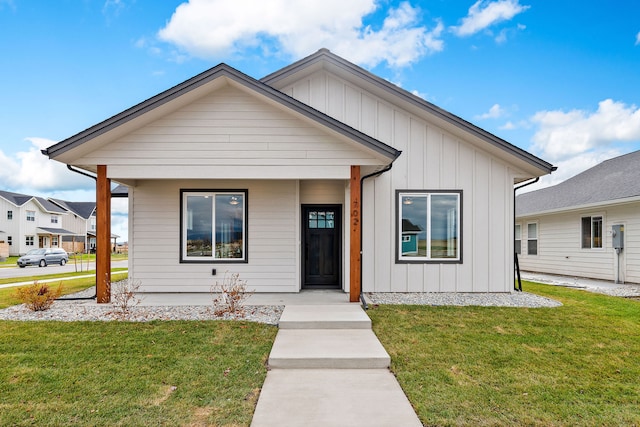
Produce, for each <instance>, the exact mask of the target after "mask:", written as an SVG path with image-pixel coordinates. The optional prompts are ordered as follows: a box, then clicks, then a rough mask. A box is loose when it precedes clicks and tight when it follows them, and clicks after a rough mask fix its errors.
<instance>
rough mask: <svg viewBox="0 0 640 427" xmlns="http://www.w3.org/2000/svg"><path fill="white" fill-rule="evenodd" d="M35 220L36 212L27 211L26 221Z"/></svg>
mask: <svg viewBox="0 0 640 427" xmlns="http://www.w3.org/2000/svg"><path fill="white" fill-rule="evenodd" d="M35 220H36V211H27V221H35Z"/></svg>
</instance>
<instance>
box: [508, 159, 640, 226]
mask: <svg viewBox="0 0 640 427" xmlns="http://www.w3.org/2000/svg"><path fill="white" fill-rule="evenodd" d="M637 196H640V150H639V151H634V152H633V153H629V154H625V155H623V156H619V157H615V158H613V159H609V160H605V161H604V162H602V163H600V164H598V165H596V166H594V167H592V168H591V169H587V170H586V171H584V172H582V173H580V174H578V175H576V176H574V177H572V178H569V179H567V180H566V181H564V182H561V183H560V184H557V185H554V186H553V187H547V188H542V189H540V190H536V191H532V192H530V193H525V194H521V195H519V196H517V197H516V216H524V215H531V214H535V213H540V212H547V211H554V210H562V209H569V208H572V207H576V206H583V205H591V204H598V203H604V202H609V201H616V200H621V199H626V198H629V197H637Z"/></svg>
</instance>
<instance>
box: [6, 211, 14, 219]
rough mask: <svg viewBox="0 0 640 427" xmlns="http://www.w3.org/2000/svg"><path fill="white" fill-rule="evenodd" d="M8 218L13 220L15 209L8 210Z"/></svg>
mask: <svg viewBox="0 0 640 427" xmlns="http://www.w3.org/2000/svg"><path fill="white" fill-rule="evenodd" d="M7 219H8V220H12V219H13V211H7Z"/></svg>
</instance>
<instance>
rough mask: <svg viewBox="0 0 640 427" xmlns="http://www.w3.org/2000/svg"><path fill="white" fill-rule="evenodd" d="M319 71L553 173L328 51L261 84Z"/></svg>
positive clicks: (535, 159)
mask: <svg viewBox="0 0 640 427" xmlns="http://www.w3.org/2000/svg"><path fill="white" fill-rule="evenodd" d="M319 69H327V70H328V71H331V72H334V73H336V74H337V75H344V74H345V72H346V73H347V74H350V75H351V76H353V77H356V78H358V79H359V80H360V81H362V82H364V84H366V85H368V86H369V89H371V90H372V91H373V92H374V93H376V92H378V93H379V92H386V93H388V94H391V95H393V96H395V97H396V98H397V99H400V100H401V101H402V102H404V103H405V104H406V105H407V106H408V108H410V109H411V108H412V109H417V110H419V111H421V112H423V113H425V112H426V113H428V114H430V115H431V116H432V117H433V118H434V119H435V120H437V121H439V122H440V124H442V125H444V127H445V128H446V127H448V128H449V129H457V130H458V131H463V132H465V133H466V134H470V135H473V136H474V137H476V138H478V139H480V140H481V141H484V142H486V143H488V144H489V145H490V146H492V147H495V148H497V149H499V150H502V151H503V152H505V153H508V154H510V155H512V156H515V157H516V158H517V159H519V160H522V161H524V162H526V163H527V164H529V165H531V166H533V167H535V168H536V169H538V170H540V171H541V172H542V173H541V174H540V175H544V174H549V173H551V172H553V171H554V170H555V169H556V168H555V167H554V166H553V165H552V164H550V163H548V162H546V161H544V160H542V159H540V158H539V157H537V156H535V155H533V154H531V153H529V152H528V151H525V150H523V149H521V148H519V147H516V146H515V145H513V144H511V143H509V142H507V141H505V140H504V139H501V138H499V137H497V136H495V135H493V134H491V133H489V132H487V131H486V130H484V129H482V128H479V127H478V126H476V125H474V124H472V123H470V122H468V121H466V120H464V119H462V118H460V117H458V116H456V115H454V114H452V113H450V112H448V111H446V110H444V109H442V108H440V107H438V106H436V105H434V104H432V103H430V102H428V101H425V100H424V99H422V98H420V97H418V96H415V95H413V94H412V93H410V92H408V91H406V90H404V89H402V88H400V87H398V86H397V85H394V84H393V83H390V82H389V81H387V80H385V79H383V78H381V77H378V76H376V75H375V74H372V73H370V72H368V71H367V70H365V69H363V68H361V67H359V66H357V65H355V64H353V63H351V62H349V61H347V60H345V59H344V58H341V57H339V56H337V55H335V54H334V53H332V52H330V51H329V50H328V49H320V50H318V51H317V52H316V53H314V54H312V55H310V56H308V57H306V58H303V59H301V60H299V61H297V62H295V63H293V64H291V65H289V66H287V67H285V68H282V69H281V70H278V71H276V72H274V73H272V74H269V75H268V76H266V77H264V78H262V79H261V81H262V82H264V83H266V84H268V85H270V86H274V85H277V86H278V87H282V86H284V85H286V84H287V83H288V82H289V81H291V80H292V79H298V78H299V77H297V76H296V75H297V74H298V73H300V72H303V73H304V72H306V73H309V74H310V73H312V72H315V71H316V70H319Z"/></svg>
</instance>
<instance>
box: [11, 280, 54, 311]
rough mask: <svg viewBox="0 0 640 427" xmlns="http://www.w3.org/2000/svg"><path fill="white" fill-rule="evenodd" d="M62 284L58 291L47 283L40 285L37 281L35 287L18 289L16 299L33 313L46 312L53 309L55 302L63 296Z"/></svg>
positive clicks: (34, 283)
mask: <svg viewBox="0 0 640 427" xmlns="http://www.w3.org/2000/svg"><path fill="white" fill-rule="evenodd" d="M62 288H63V287H62V283H60V284H59V285H58V287H57V288H56V289H53V288H52V287H51V286H49V285H47V284H46V283H42V284H41V283H38V281H37V280H36V281H35V282H33V285H30V286H23V287H20V288H18V289H16V293H15V295H16V298H18V299H19V300H20V301H21V302H22V303H23V304H24V305H26V306H27V308H29V310H32V311H45V310H48V309H49V308H51V305H52V304H53V302H54V301H55V300H56V299H57V298H59V297H60V295H62Z"/></svg>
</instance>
